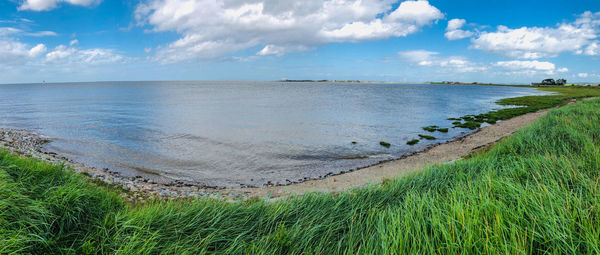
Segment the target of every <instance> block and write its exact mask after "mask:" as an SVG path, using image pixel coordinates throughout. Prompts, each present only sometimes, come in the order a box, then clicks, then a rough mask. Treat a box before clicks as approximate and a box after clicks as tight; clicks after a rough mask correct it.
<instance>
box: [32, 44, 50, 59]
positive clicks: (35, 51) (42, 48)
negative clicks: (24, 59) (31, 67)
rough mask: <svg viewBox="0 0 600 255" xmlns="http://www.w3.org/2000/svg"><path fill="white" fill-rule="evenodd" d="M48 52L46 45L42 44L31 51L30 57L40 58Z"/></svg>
mask: <svg viewBox="0 0 600 255" xmlns="http://www.w3.org/2000/svg"><path fill="white" fill-rule="evenodd" d="M46 50H47V49H46V45H43V44H41V43H40V44H38V45H36V46H35V47H33V48H31V49H30V50H29V56H30V57H33V58H35V57H38V56H40V55H42V54H44V52H46Z"/></svg>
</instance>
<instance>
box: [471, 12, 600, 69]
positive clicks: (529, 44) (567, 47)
mask: <svg viewBox="0 0 600 255" xmlns="http://www.w3.org/2000/svg"><path fill="white" fill-rule="evenodd" d="M599 26H600V12H597V13H592V12H589V11H588V12H585V13H583V14H581V15H580V16H579V17H578V18H577V19H576V20H575V21H574V22H571V23H561V24H558V25H557V26H556V27H521V28H516V29H512V28H508V27H506V26H498V28H497V31H496V32H483V33H481V34H480V35H478V37H477V38H474V39H472V46H471V47H472V48H474V49H479V50H484V51H487V52H491V53H495V54H500V55H504V56H506V57H510V58H515V59H539V58H546V57H556V56H557V55H558V54H560V53H562V52H575V53H579V54H581V53H584V51H583V49H584V47H585V46H586V45H587V47H588V48H587V49H585V54H588V53H589V54H588V55H594V54H595V53H596V52H595V51H594V46H593V44H594V43H592V40H593V39H595V38H597V37H598V33H599V32H600V28H599Z"/></svg>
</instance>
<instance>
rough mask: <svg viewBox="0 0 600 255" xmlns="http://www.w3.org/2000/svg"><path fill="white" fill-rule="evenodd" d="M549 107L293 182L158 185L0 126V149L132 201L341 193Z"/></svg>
mask: <svg viewBox="0 0 600 255" xmlns="http://www.w3.org/2000/svg"><path fill="white" fill-rule="evenodd" d="M548 110H549V109H544V110H540V111H537V112H532V113H527V114H524V115H520V116H516V117H514V118H511V119H507V120H503V121H500V122H498V123H496V124H493V125H489V126H486V127H483V128H479V129H478V130H476V131H475V132H473V133H470V134H467V135H464V136H459V137H456V138H454V139H452V140H449V141H447V142H442V143H436V144H432V145H429V146H427V147H425V148H423V149H421V150H418V151H414V152H411V153H409V154H406V155H403V156H401V157H399V158H396V159H389V160H382V161H380V162H378V163H375V164H373V165H369V166H366V167H362V168H354V169H349V170H341V171H339V172H338V173H333V174H331V173H330V174H327V175H325V176H323V177H322V178H304V179H303V181H301V182H298V181H295V182H291V183H286V184H280V185H264V186H262V187H240V188H222V187H208V186H205V185H199V184H195V183H186V182H183V181H177V180H175V181H173V182H171V183H160V182H156V181H152V180H149V179H146V178H143V177H142V176H135V177H128V176H122V175H121V174H119V173H118V172H114V171H110V170H109V169H96V168H93V167H88V166H85V165H83V164H80V163H77V162H75V161H73V160H71V159H68V158H66V157H63V156H61V155H58V154H56V153H54V152H49V151H45V150H43V145H44V144H46V143H49V142H51V138H49V137H46V136H44V135H42V134H37V133H35V132H32V131H28V130H13V129H2V128H0V147H2V148H5V149H8V150H9V151H12V152H14V153H17V154H20V155H25V156H28V157H33V158H38V159H42V160H44V161H48V162H51V163H53V164H62V163H64V164H65V165H66V166H68V167H71V168H72V169H73V170H74V171H75V172H78V173H82V174H83V175H86V176H88V177H89V178H90V179H92V180H98V181H101V182H103V183H105V184H108V185H111V186H116V187H117V188H119V189H122V190H123V191H125V192H124V193H125V194H124V195H125V196H126V197H127V198H128V199H130V200H144V199H145V198H149V197H164V198H185V197H211V198H225V199H235V198H249V197H254V196H259V197H265V196H268V197H281V196H287V195H293V194H302V193H306V192H339V191H342V190H346V189H350V188H355V187H359V186H363V185H366V184H373V183H379V182H381V181H383V180H384V179H388V178H394V177H399V176H403V175H405V174H407V173H412V172H417V171H420V170H422V169H424V168H425V167H426V166H428V165H432V164H440V163H448V162H452V161H454V160H457V159H460V158H463V157H465V156H468V155H469V154H470V153H472V152H474V151H477V150H480V149H482V148H487V147H489V146H491V145H493V144H494V143H496V142H497V141H499V140H501V139H502V138H504V137H506V136H509V135H511V134H512V133H513V132H514V131H516V130H518V129H520V128H522V127H524V126H525V125H527V124H529V123H531V122H533V121H535V120H537V119H538V118H539V117H541V116H543V115H545V114H546V112H548ZM455 147H456V148H455Z"/></svg>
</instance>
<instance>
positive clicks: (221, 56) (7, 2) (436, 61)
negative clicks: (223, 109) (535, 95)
mask: <svg viewBox="0 0 600 255" xmlns="http://www.w3.org/2000/svg"><path fill="white" fill-rule="evenodd" d="M599 64H600V2H599V1H597V0H581V1H569V2H565V1H559V0H546V1H541V0H540V1H512V0H504V1H500V0H489V1H480V0H459V1H447V0H446V1H435V0H431V1H390V0H362V1H358V0H326V1H315V0H305V1H290V0H279V1H271V0H252V1H243V0H211V1H207V0H141V1H135V0H132V1H116V0H2V1H0V83H21V82H41V81H42V80H46V81H47V82H66V81H105V80H278V79H282V78H287V79H339V80H346V79H352V80H356V79H358V80H375V81H398V82H424V81H440V80H460V81H468V82H472V81H478V82H500V83H529V82H532V81H538V80H540V79H543V78H550V77H551V78H566V79H567V80H568V81H570V82H595V83H598V82H600V68H599V66H600V65H599Z"/></svg>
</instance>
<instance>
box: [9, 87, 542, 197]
mask: <svg viewBox="0 0 600 255" xmlns="http://www.w3.org/2000/svg"><path fill="white" fill-rule="evenodd" d="M541 94H547V93H546V92H542V91H537V90H535V89H534V88H528V87H508V86H479V85H430V84H391V83H381V84H376V83H333V82H265V81H134V82H87V83H44V84H42V83H40V84H5V85H0V128H12V129H25V130H30V131H32V132H36V133H39V134H43V135H45V136H48V137H51V139H52V142H51V143H48V144H46V145H45V147H44V150H46V151H52V152H55V153H58V154H59V155H61V156H65V157H67V158H69V159H72V160H74V161H76V162H79V163H81V164H84V165H86V166H90V167H94V168H98V169H105V168H107V169H110V170H111V171H116V172H119V173H121V174H122V175H125V176H143V177H145V178H149V179H152V180H156V181H161V182H169V181H174V180H178V181H184V182H190V183H196V184H201V185H206V186H216V187H245V186H262V185H265V184H274V185H276V184H289V183H293V182H299V181H303V180H307V179H315V178H323V177H325V176H329V175H334V174H339V173H343V172H346V171H352V170H356V169H359V168H362V167H366V166H370V165H373V164H376V163H378V162H382V161H386V160H391V159H395V158H399V157H402V156H403V155H407V154H409V153H412V152H415V151H418V150H422V149H423V148H425V147H427V146H431V145H432V144H435V143H443V142H447V141H450V140H452V139H456V138H457V137H461V136H464V135H467V134H469V133H471V132H473V131H472V130H468V129H463V128H452V124H451V122H452V121H451V120H448V118H451V117H460V116H463V115H467V114H480V113H485V112H488V111H490V110H495V109H501V108H503V106H500V105H498V104H496V103H495V102H496V101H497V100H499V99H502V98H507V97H518V96H525V95H541ZM430 125H436V126H439V127H441V128H450V129H449V132H448V133H440V132H435V133H429V132H427V131H424V130H423V129H422V128H423V127H425V126H430ZM419 134H426V135H433V136H435V137H436V138H437V139H436V140H421V141H420V142H419V143H418V144H416V145H414V146H410V145H407V144H406V142H407V141H409V140H412V139H415V138H418V135H419ZM382 141H384V142H387V143H389V144H390V146H389V148H388V147H384V146H381V145H380V142H382Z"/></svg>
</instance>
